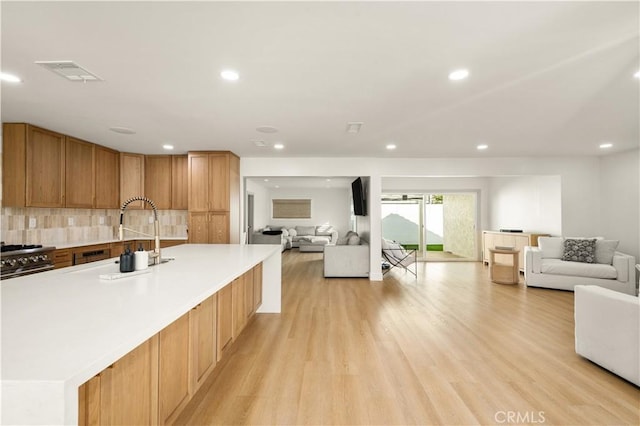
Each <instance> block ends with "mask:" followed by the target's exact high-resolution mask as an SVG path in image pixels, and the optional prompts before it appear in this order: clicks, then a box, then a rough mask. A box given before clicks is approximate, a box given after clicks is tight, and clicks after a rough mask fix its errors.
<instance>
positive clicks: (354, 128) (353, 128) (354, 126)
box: [347, 121, 364, 133]
mask: <svg viewBox="0 0 640 426" xmlns="http://www.w3.org/2000/svg"><path fill="white" fill-rule="evenodd" d="M363 124H364V123H363V122H362V121H349V122H347V133H358V132H359V131H360V128H361V127H362V125H363Z"/></svg>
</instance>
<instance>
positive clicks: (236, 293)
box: [231, 275, 247, 340]
mask: <svg viewBox="0 0 640 426" xmlns="http://www.w3.org/2000/svg"><path fill="white" fill-rule="evenodd" d="M244 281H245V280H244V275H242V276H240V277H238V278H236V279H235V280H233V282H232V283H231V289H232V303H233V339H234V340H235V339H237V338H238V336H239V335H240V333H242V330H243V329H244V326H245V324H246V323H247V316H246V314H245V308H244V305H245V295H244V294H245V284H244Z"/></svg>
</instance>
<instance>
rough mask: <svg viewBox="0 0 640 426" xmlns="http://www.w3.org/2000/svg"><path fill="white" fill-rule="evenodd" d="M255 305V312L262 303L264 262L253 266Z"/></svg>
mask: <svg viewBox="0 0 640 426" xmlns="http://www.w3.org/2000/svg"><path fill="white" fill-rule="evenodd" d="M253 305H254V308H253V311H254V312H256V311H257V310H258V308H259V307H260V305H262V263H258V264H257V265H256V266H255V267H254V268H253Z"/></svg>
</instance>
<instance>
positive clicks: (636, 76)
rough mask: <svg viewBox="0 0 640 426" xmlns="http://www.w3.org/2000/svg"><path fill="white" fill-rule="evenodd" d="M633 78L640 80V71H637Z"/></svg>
mask: <svg viewBox="0 0 640 426" xmlns="http://www.w3.org/2000/svg"><path fill="white" fill-rule="evenodd" d="M633 76H634V77H635V78H640V70H638V71H636V73H635V74H634V75H633Z"/></svg>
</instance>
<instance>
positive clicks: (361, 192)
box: [351, 178, 367, 216]
mask: <svg viewBox="0 0 640 426" xmlns="http://www.w3.org/2000/svg"><path fill="white" fill-rule="evenodd" d="M351 194H352V195H353V213H354V214H355V215H356V216H366V215H367V197H366V194H365V187H364V185H363V183H362V179H360V178H357V179H356V180H354V181H353V182H351Z"/></svg>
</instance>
